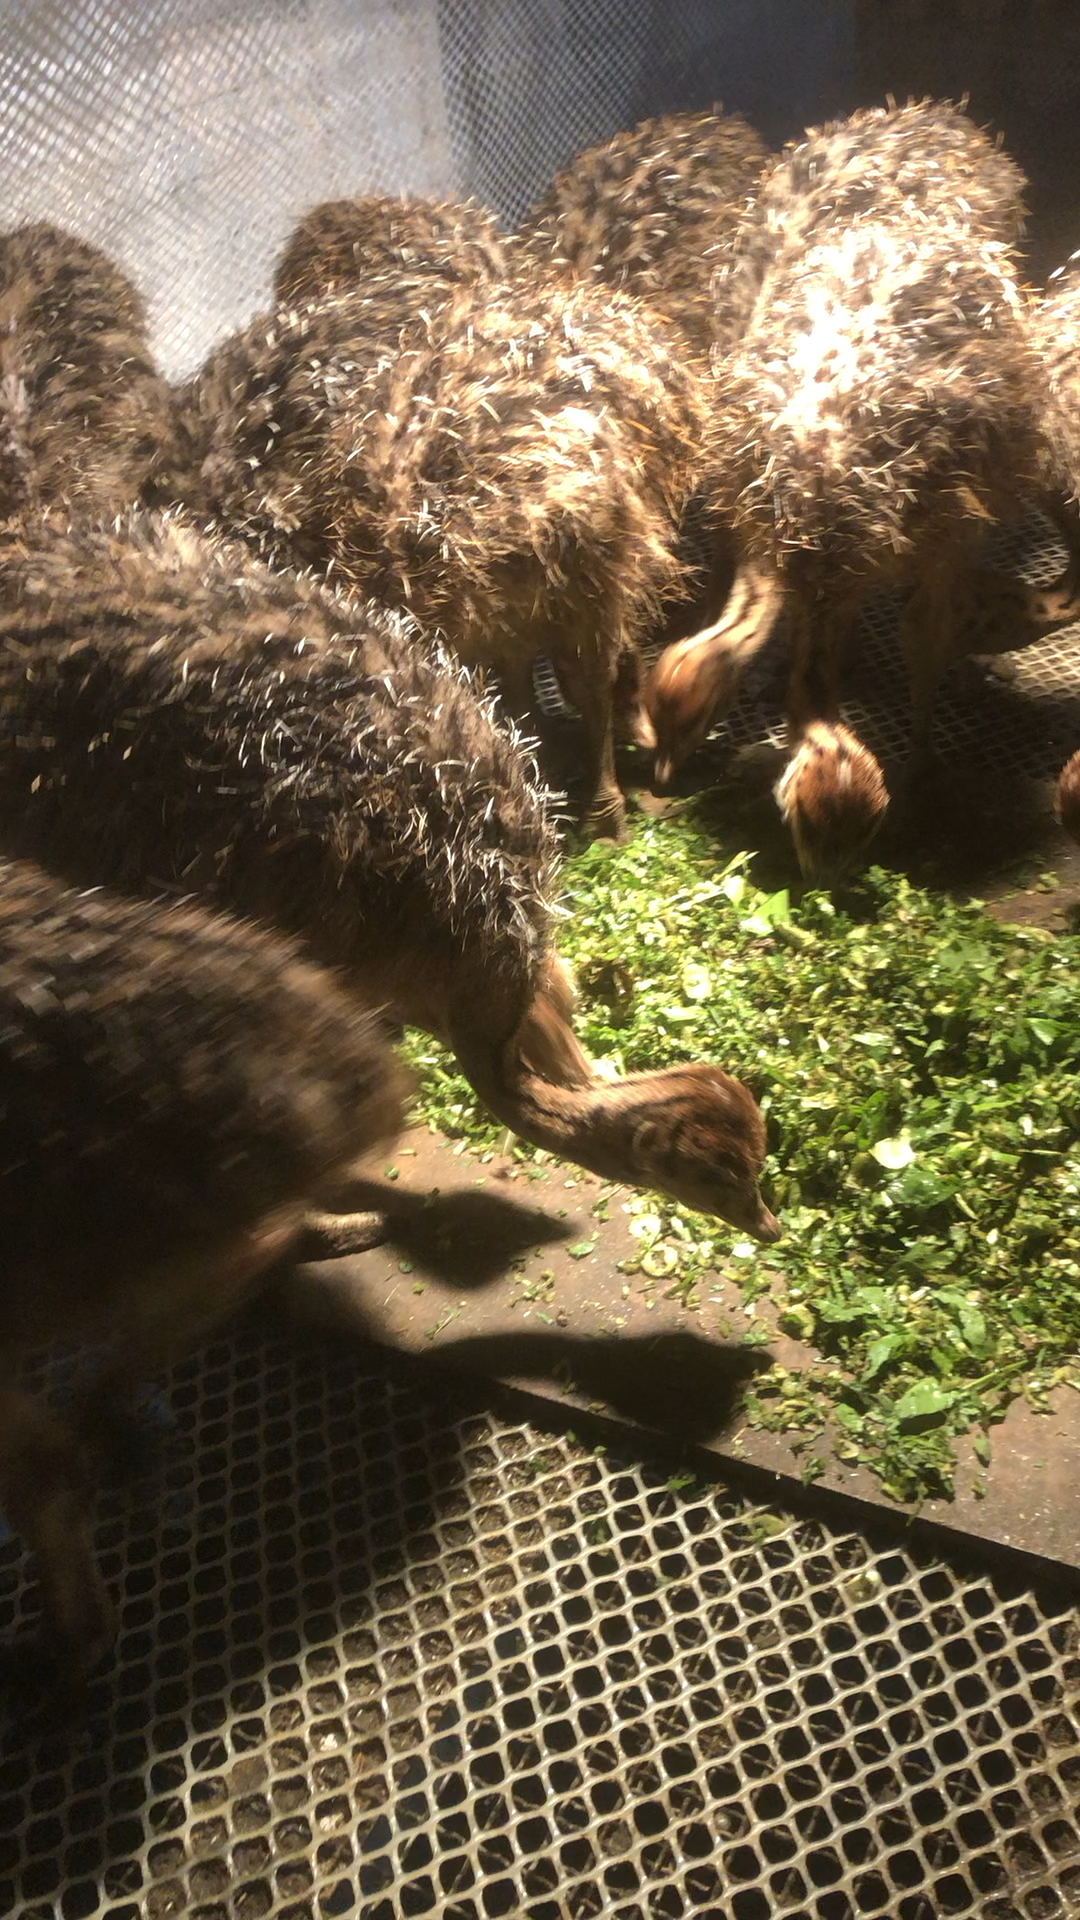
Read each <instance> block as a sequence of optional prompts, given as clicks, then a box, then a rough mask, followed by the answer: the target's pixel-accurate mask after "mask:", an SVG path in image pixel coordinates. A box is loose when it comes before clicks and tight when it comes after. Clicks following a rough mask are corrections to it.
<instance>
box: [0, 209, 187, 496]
mask: <svg viewBox="0 0 1080 1920" xmlns="http://www.w3.org/2000/svg"><path fill="white" fill-rule="evenodd" d="M167 422H168V389H167V387H166V384H165V382H164V380H163V379H162V377H161V375H160V374H159V373H158V371H157V369H156V367H155V366H154V363H153V360H152V358H151V355H150V349H149V346H148V343H147V333H146V315H145V312H144V309H143V304H142V301H141V299H140V298H139V295H138V294H137V293H136V291H135V288H134V287H133V286H132V284H131V282H130V280H128V279H127V277H126V276H125V275H124V274H122V273H121V272H120V270H119V268H118V267H115V266H114V265H113V263H112V261H111V260H110V259H108V257H107V256H106V255H105V254H104V253H101V252H99V250H98V249H97V247H92V246H89V245H88V244H87V243H86V241H84V240H77V239H76V238H75V236H74V235H73V234H70V233H63V232H62V231H61V230H60V229H59V228H58V227H51V226H47V225H45V224H44V223H43V222H41V223H38V224H36V225H33V226H25V227H18V228H17V229H15V231H14V232H11V233H6V234H4V235H2V236H0V516H6V515H9V514H12V513H16V512H20V511H22V509H23V508H24V507H31V508H34V507H38V506H46V505H50V504H52V503H54V502H59V501H63V502H65V503H66V504H68V505H69V506H73V507H78V508H83V509H85V508H89V509H91V510H94V511H105V512H115V511H117V510H118V509H120V508H122V507H124V506H125V505H127V504H129V503H130V502H131V501H133V500H134V499H135V498H136V496H137V494H138V491H139V488H140V486H141V485H142V482H143V480H144V478H145V476H146V473H147V471H148V469H149V466H150V463H151V460H152V458H153V456H154V453H155V451H156V449H157V447H158V445H159V444H160V442H161V441H162V439H163V438H164V435H165V432H166V427H167Z"/></svg>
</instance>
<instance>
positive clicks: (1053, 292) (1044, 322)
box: [1031, 253, 1080, 503]
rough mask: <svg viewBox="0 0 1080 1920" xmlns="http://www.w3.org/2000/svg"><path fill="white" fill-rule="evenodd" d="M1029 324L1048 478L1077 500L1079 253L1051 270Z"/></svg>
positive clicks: (1079, 469) (1079, 480) (1079, 494)
mask: <svg viewBox="0 0 1080 1920" xmlns="http://www.w3.org/2000/svg"><path fill="white" fill-rule="evenodd" d="M1031 329H1032V336H1033V339H1034V342H1035V347H1036V351H1037V353H1038V355H1039V363H1040V369H1041V372H1042V376H1043V381H1044V383H1045V392H1044V395H1043V431H1044V433H1045V435H1046V442H1047V460H1048V466H1049V479H1050V481H1051V483H1052V484H1053V485H1055V486H1056V487H1057V488H1058V489H1059V490H1060V491H1061V493H1063V494H1064V495H1065V496H1066V498H1068V499H1070V500H1072V501H1073V502H1074V503H1075V502H1078V501H1080V253H1074V254H1073V255H1072V256H1071V258H1070V259H1068V260H1067V261H1066V262H1065V265H1064V266H1063V267H1059V268H1058V270H1057V272H1056V273H1054V274H1052V275H1051V277H1050V279H1049V281H1048V282H1047V286H1046V291H1045V293H1044V294H1043V296H1042V298H1041V300H1036V301H1034V302H1033V303H1032V309H1031Z"/></svg>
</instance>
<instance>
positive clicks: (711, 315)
mask: <svg viewBox="0 0 1080 1920" xmlns="http://www.w3.org/2000/svg"><path fill="white" fill-rule="evenodd" d="M769 158H770V155H769V149H768V147H767V146H766V145H765V143H764V141H763V140H762V139H760V138H759V136H758V135H757V134H756V133H755V132H754V130H753V128H752V127H749V126H747V124H746V121H745V120H743V119H742V118H741V117H740V116H739V115H738V114H723V113H670V114H664V115H663V116H662V117H661V118H659V119H656V120H643V121H641V123H640V124H639V125H638V126H636V127H635V128H634V129H633V131H632V132H630V133H619V134H616V136H615V138H614V139H613V140H607V141H605V142H603V144H602V145H600V146H595V147H589V148H588V149H587V150H586V151H585V152H584V153H581V154H579V155H578V157H577V159H576V160H574V161H573V162H572V164H571V165H570V166H569V167H567V168H566V170H565V172H563V173H560V174H558V175H557V176H556V178H555V179H554V180H553V181H552V184H551V186H550V187H549V188H548V190H547V192H546V193H545V194H544V196H543V198H542V199H541V200H540V201H538V202H537V204H536V206H535V207H534V208H533V209H532V211H531V212H530V213H529V214H528V216H527V217H526V219H525V221H524V223H523V225H522V227H521V229H520V231H519V234H518V242H519V246H520V250H521V258H522V261H523V263H524V264H525V265H526V266H531V267H535V268H536V269H537V270H539V272H540V273H542V274H545V275H548V276H550V274H551V272H552V270H553V269H554V270H555V271H556V272H557V273H569V274H570V275H571V276H572V277H573V278H575V279H578V280H590V279H591V280H598V281H602V282H604V283H605V284H606V285H608V286H611V287H617V288H618V289H620V291H622V292H625V293H631V294H635V295H637V296H638V297H639V298H640V299H641V300H643V301H645V302H646V303H647V304H648V305H649V306H650V307H653V308H655V309H656V310H657V311H658V312H660V313H663V314H665V315H666V316H667V317H668V318H670V319H671V320H674V321H676V322H677V323H678V325H679V326H680V327H681V329H682V331H683V333H684V334H685V336H686V338H687V340H688V341H689V342H690V344H691V345H692V347H693V349H694V351H695V352H696V353H697V354H699V355H700V356H702V357H703V358H704V359H706V360H707V359H708V357H709V354H710V352H711V351H712V349H713V348H714V347H721V348H723V347H725V346H726V345H727V344H728V342H727V341H726V340H724V339H722V338H720V337H719V336H718V331H717V326H716V318H717V313H716V305H715V302H714V300H713V297H712V292H711V287H712V281H713V278H714V275H715V274H716V273H717V271H718V269H719V268H720V267H721V266H722V265H723V264H724V262H725V261H726V260H727V258H728V254H729V252H730V249H731V246H732V244H733V241H734V236H735V234H736V232H737V230H738V226H739V223H740V220H741V219H742V217H743V216H744V213H745V210H746V208H747V206H748V204H749V202H750V200H751V199H752V196H753V193H754V189H755V188H756V186H757V183H758V181H759V180H760V178H761V175H762V173H763V171H764V168H765V166H766V164H767V162H768V160H769Z"/></svg>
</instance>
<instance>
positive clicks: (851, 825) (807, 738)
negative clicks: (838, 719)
mask: <svg viewBox="0 0 1080 1920" xmlns="http://www.w3.org/2000/svg"><path fill="white" fill-rule="evenodd" d="M776 801H777V805H778V806H779V808H780V812H781V813H782V815H783V817H784V819H785V820H786V821H787V824H788V826H789V827H790V828H791V834H792V838H793V840H794V842H795V850H796V852H797V854H798V856H799V866H800V869H801V871H802V872H803V874H804V875H805V877H806V879H807V880H809V881H810V883H811V885H812V886H819V887H831V886H835V885H837V884H838V882H839V881H841V880H843V879H844V878H845V877H846V876H847V875H848V874H850V873H852V872H854V871H856V870H857V869H858V868H859V867H861V866H862V865H863V862H864V860H865V857H866V853H867V849H868V848H869V846H870V843H871V841H872V840H873V838H874V836H875V834H876V833H877V831H878V829H879V827H880V826H881V823H882V821H883V820H884V818H885V815H886V813H887V811H888V806H889V794H888V789H887V788H886V785H885V781H884V778H883V776H882V772H881V768H880V767H879V765H878V763H877V761H876V759H875V758H874V755H873V754H872V753H871V752H870V750H869V748H867V747H864V746H863V744H862V741H861V740H858V739H856V737H855V735H854V734H853V733H852V732H851V731H850V730H849V729H848V728H847V727H844V726H841V725H839V724H838V723H835V722H834V723H831V724H830V723H827V722H824V721H820V720H815V721H812V722H811V723H810V725H809V726H808V727H807V728H806V730H805V732H804V733H803V735H802V738H801V739H800V741H799V743H798V746H797V748H796V750H795V752H794V753H793V754H792V756H791V759H790V760H789V761H788V763H787V766H786V767H785V768H784V771H783V773H782V774H781V776H780V779H779V780H778V781H777V784H776Z"/></svg>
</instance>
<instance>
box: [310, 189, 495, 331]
mask: <svg viewBox="0 0 1080 1920" xmlns="http://www.w3.org/2000/svg"><path fill="white" fill-rule="evenodd" d="M387 269H391V270H397V271H398V272H402V271H404V272H407V273H425V272H427V271H429V270H430V271H431V272H433V273H435V274H438V275H443V276H446V277H448V278H449V279H451V280H454V281H461V282H462V283H464V284H466V285H471V286H474V287H476V288H477V289H480V288H481V287H483V286H484V285H486V284H487V283H489V282H493V281H498V280H502V279H505V277H506V272H507V250H506V247H505V245H504V242H503V239H502V236H501V234H500V233H499V229H498V226H497V224H496V221H495V216H494V214H493V213H490V212H489V211H488V209H487V208H486V207H481V206H479V205H478V204H477V203H476V201H474V200H426V199H422V198H420V197H418V196H417V197H410V196H402V197H401V198H395V197H394V196H392V195H390V194H375V193H373V194H357V195H356V196H355V197H353V198H351V199H344V200H325V201H323V202H322V203H321V204H320V205H319V206H317V207H312V209H311V211H310V212H309V213H306V214H305V215H304V217H303V219H302V220H301V221H300V222H299V223H298V225H297V226H296V228H295V229H294V231H293V232H292V234H291V235H290V237H289V239H288V240H287V241H286V243H285V247H284V249H283V251H282V255H281V259H280V260H279V262H278V266H277V270H276V273H275V275H274V296H275V299H276V300H277V301H278V302H279V303H280V304H281V305H282V306H288V305H290V304H298V305H302V306H305V305H310V304H311V303H313V302H315V301H318V300H325V299H327V298H328V297H330V296H333V295H336V294H339V293H345V292H348V291H349V289H350V288H353V287H362V286H363V285H364V284H365V282H366V281H367V279H368V276H369V275H370V274H372V273H376V274H377V273H380V272H385V271H386V270H387Z"/></svg>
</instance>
